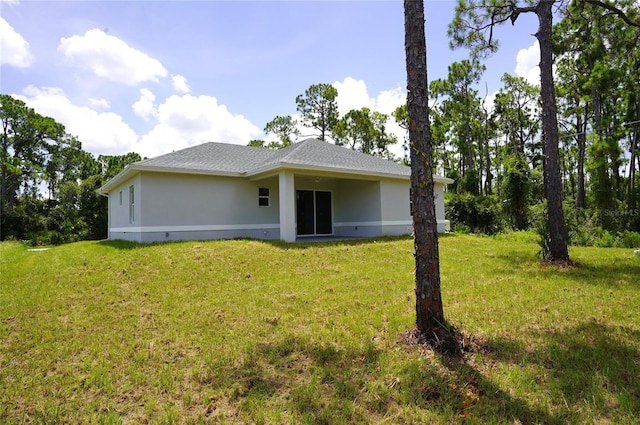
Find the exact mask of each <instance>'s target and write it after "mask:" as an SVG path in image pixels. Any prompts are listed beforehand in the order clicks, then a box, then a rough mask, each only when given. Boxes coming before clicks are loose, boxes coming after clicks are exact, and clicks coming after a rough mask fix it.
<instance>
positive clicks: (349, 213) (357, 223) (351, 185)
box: [333, 180, 382, 237]
mask: <svg viewBox="0 0 640 425" xmlns="http://www.w3.org/2000/svg"><path fill="white" fill-rule="evenodd" d="M380 220H381V208H380V182H377V181H366V180H340V181H339V184H338V185H337V187H336V191H335V192H334V224H333V232H334V234H335V235H336V236H340V237H347V236H348V237H374V236H380V235H382V233H381V232H382V225H381V222H380Z"/></svg>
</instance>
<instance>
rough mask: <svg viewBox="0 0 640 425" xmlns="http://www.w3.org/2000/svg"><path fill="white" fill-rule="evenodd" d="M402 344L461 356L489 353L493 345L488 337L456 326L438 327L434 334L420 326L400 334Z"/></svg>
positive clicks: (426, 351)
mask: <svg viewBox="0 0 640 425" xmlns="http://www.w3.org/2000/svg"><path fill="white" fill-rule="evenodd" d="M399 342H400V343H401V344H403V345H405V346H408V347H410V348H411V349H419V350H422V351H423V352H425V353H432V354H436V353H437V354H441V355H443V356H447V357H452V358H461V357H464V356H465V355H466V354H469V353H489V352H491V351H492V350H491V347H490V346H489V341H488V339H487V338H486V337H480V336H476V335H471V334H465V333H464V332H462V331H461V330H460V329H458V328H457V327H455V326H449V327H448V328H437V329H435V330H434V331H433V334H432V335H425V334H423V333H422V332H420V331H419V330H418V328H411V329H409V330H407V331H404V332H402V333H401V334H400V341H399Z"/></svg>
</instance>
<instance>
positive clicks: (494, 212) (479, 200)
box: [445, 193, 503, 235]
mask: <svg viewBox="0 0 640 425" xmlns="http://www.w3.org/2000/svg"><path fill="white" fill-rule="evenodd" d="M445 209H446V216H447V217H448V218H449V220H450V221H451V223H452V224H453V227H454V229H455V228H459V227H460V226H466V227H465V228H463V229H465V230H467V229H468V230H469V231H471V232H473V233H485V234H488V235H494V234H496V233H498V232H499V231H500V230H501V229H502V227H503V223H502V219H501V215H500V209H501V208H500V201H499V200H498V198H497V197H496V196H492V195H490V196H482V195H478V196H475V195H471V194H468V193H463V194H453V195H451V196H450V197H449V198H448V200H447V202H446V205H445Z"/></svg>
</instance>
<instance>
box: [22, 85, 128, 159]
mask: <svg viewBox="0 0 640 425" xmlns="http://www.w3.org/2000/svg"><path fill="white" fill-rule="evenodd" d="M15 97H17V98H19V99H22V100H23V101H24V102H25V103H26V104H27V105H28V106H29V107H31V108H33V109H35V110H36V111H37V112H38V113H39V114H40V115H45V116H49V117H51V118H53V119H55V120H56V121H58V122H59V123H61V124H64V126H65V128H66V131H67V133H70V134H73V135H75V136H78V139H79V140H80V141H81V142H82V148H83V149H84V150H86V151H88V152H91V153H92V154H94V155H99V154H107V155H121V154H123V153H126V152H129V151H130V150H131V148H132V147H133V146H134V144H135V142H136V140H137V138H138V137H137V136H136V134H135V132H134V131H133V130H132V129H131V128H130V127H129V126H128V125H127V124H126V123H124V122H123V121H122V117H121V116H120V115H117V114H114V113H113V112H97V111H95V110H93V109H91V108H88V107H86V106H77V105H74V104H72V103H71V101H70V100H69V99H68V98H67V97H66V95H65V93H64V92H63V91H62V89H59V88H53V87H43V88H37V87H34V86H29V87H27V88H26V89H25V90H24V95H17V96H15Z"/></svg>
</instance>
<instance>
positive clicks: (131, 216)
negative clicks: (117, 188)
mask: <svg viewBox="0 0 640 425" xmlns="http://www.w3.org/2000/svg"><path fill="white" fill-rule="evenodd" d="M134 206H135V193H134V190H133V186H129V223H133V222H134V220H135V218H136V217H135V208H134Z"/></svg>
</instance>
